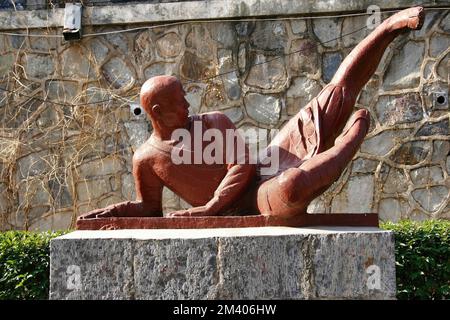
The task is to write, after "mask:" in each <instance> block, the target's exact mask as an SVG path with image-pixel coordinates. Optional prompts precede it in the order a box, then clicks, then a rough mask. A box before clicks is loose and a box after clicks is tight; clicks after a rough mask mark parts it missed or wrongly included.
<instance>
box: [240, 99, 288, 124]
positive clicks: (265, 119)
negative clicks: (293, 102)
mask: <svg viewBox="0 0 450 320" xmlns="http://www.w3.org/2000/svg"><path fill="white" fill-rule="evenodd" d="M244 104H245V109H246V110H247V114H248V115H249V116H250V117H251V118H253V119H254V120H256V121H258V122H260V123H264V124H271V125H275V124H277V123H278V120H279V119H280V113H281V108H282V105H283V102H282V101H281V100H280V99H279V98H277V97H274V96H269V95H262V94H259V93H249V94H247V95H246V96H245V97H244Z"/></svg>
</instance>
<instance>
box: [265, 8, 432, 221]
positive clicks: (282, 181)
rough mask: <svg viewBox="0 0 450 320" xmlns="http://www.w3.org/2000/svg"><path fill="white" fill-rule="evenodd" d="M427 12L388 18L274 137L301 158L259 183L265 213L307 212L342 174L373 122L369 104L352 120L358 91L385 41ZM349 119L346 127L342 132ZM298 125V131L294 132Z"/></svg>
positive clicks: (412, 26) (412, 25) (418, 24)
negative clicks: (294, 164)
mask: <svg viewBox="0 0 450 320" xmlns="http://www.w3.org/2000/svg"><path fill="white" fill-rule="evenodd" d="M423 18H424V13H423V8H420V7H416V8H410V9H406V10H403V11H401V12H399V13H397V14H395V15H393V16H391V17H390V18H388V19H387V20H385V21H384V22H383V23H382V24H381V25H380V26H378V27H377V28H376V29H375V30H374V31H373V32H372V33H371V34H370V35H369V36H367V37H366V38H365V39H364V40H363V41H361V43H359V44H358V45H357V46H356V47H355V48H354V49H353V50H352V52H351V53H350V54H349V55H348V56H347V57H346V58H345V60H344V61H343V62H342V64H341V66H340V67H339V69H338V70H337V72H336V74H335V75H334V77H333V79H332V80H331V82H330V83H329V84H328V85H327V86H326V87H325V88H324V89H323V90H322V91H321V92H320V93H319V95H318V96H317V97H316V98H314V99H313V100H312V101H311V102H310V103H309V104H308V105H307V106H306V107H305V108H304V109H303V110H301V111H300V112H299V113H298V114H297V115H296V116H295V117H293V119H291V120H290V121H289V122H291V123H288V124H287V125H286V126H285V128H283V129H282V130H281V131H280V134H279V136H278V137H275V139H274V143H273V144H272V147H273V146H279V148H280V150H289V153H292V152H295V153H296V154H295V156H297V157H298V158H299V159H301V160H303V161H302V162H301V164H300V165H299V166H298V167H292V168H289V169H287V170H285V171H284V172H282V173H281V174H279V175H277V176H275V177H273V178H271V179H269V180H267V181H265V182H263V183H261V184H260V185H259V186H258V189H257V206H258V210H259V211H260V212H261V214H264V215H295V214H301V213H306V208H307V206H308V204H309V203H310V202H311V201H312V200H313V199H314V198H315V197H317V196H318V195H320V194H321V193H322V192H324V191H325V190H326V189H327V188H329V186H330V185H331V184H333V183H334V182H335V181H336V180H337V179H338V178H339V176H340V175H341V173H342V171H343V170H344V169H345V167H346V166H347V164H348V163H349V162H350V161H351V159H352V158H353V156H354V155H355V153H356V152H357V151H358V149H359V147H360V145H361V143H362V142H363V140H364V137H365V135H366V134H367V130H368V128H369V119H370V118H369V113H368V112H367V111H366V110H358V111H357V112H355V114H354V115H353V116H352V118H351V119H350V121H348V119H349V117H350V115H351V113H352V111H353V107H354V104H355V101H356V98H357V96H358V94H359V92H360V91H361V89H362V88H363V86H364V85H365V84H366V83H367V81H368V80H369V79H370V77H371V76H372V75H373V73H374V72H375V70H376V68H377V66H378V64H379V62H380V60H381V58H382V56H383V53H384V52H385V50H386V48H387V46H388V45H389V44H390V43H391V42H392V41H393V40H394V39H395V37H396V36H398V35H399V34H400V33H401V32H402V31H405V30H408V29H418V28H420V27H421V25H422V23H423ZM347 122H348V125H347V128H348V129H346V130H345V131H344V132H342V130H343V128H344V126H345V124H346V123H347ZM294 128H295V130H298V132H297V131H295V132H292V131H291V130H293V129H294ZM312 133H314V134H312ZM305 135H308V136H305ZM339 135H340V136H339ZM338 136H339V137H338ZM293 145H295V147H292V146H293ZM286 158H288V157H286ZM281 167H283V165H282V164H281Z"/></svg>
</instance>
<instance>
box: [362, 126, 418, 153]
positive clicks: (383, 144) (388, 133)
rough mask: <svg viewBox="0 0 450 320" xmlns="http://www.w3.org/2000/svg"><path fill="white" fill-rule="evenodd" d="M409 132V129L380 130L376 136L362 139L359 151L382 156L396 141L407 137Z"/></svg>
mask: <svg viewBox="0 0 450 320" xmlns="http://www.w3.org/2000/svg"><path fill="white" fill-rule="evenodd" d="M410 134H411V130H410V129H400V130H385V131H382V132H381V133H379V134H377V135H376V136H373V137H371V138H368V139H366V140H364V142H363V144H362V145H361V152H364V153H369V154H373V155H376V156H384V155H385V154H386V153H388V152H389V151H390V150H391V149H392V148H393V147H394V146H395V144H396V142H397V141H399V140H401V139H402V138H405V137H408V136H409V135H410Z"/></svg>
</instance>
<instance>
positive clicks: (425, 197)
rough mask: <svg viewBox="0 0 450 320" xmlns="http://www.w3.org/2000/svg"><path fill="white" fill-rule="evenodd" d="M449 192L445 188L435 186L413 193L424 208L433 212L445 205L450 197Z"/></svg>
mask: <svg viewBox="0 0 450 320" xmlns="http://www.w3.org/2000/svg"><path fill="white" fill-rule="evenodd" d="M448 192H449V190H448V189H447V188H446V187H445V186H433V187H427V188H420V189H416V190H414V191H413V192H412V196H413V198H414V200H416V201H417V202H418V203H419V204H420V205H421V206H422V208H424V209H425V210H426V211H428V212H433V211H436V210H437V209H439V207H440V206H441V205H442V204H443V203H444V201H445V199H446V197H448Z"/></svg>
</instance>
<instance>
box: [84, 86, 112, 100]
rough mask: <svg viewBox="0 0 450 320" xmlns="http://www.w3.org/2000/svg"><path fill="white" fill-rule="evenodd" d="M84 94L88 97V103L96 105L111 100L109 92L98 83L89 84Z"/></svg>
mask: <svg viewBox="0 0 450 320" xmlns="http://www.w3.org/2000/svg"><path fill="white" fill-rule="evenodd" d="M84 93H85V95H86V102H87V103H96V102H100V101H105V100H107V99H109V98H110V96H109V94H108V90H105V89H103V88H102V87H101V84H100V83H97V82H94V83H89V84H88V85H87V87H86V89H85V90H84Z"/></svg>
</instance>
